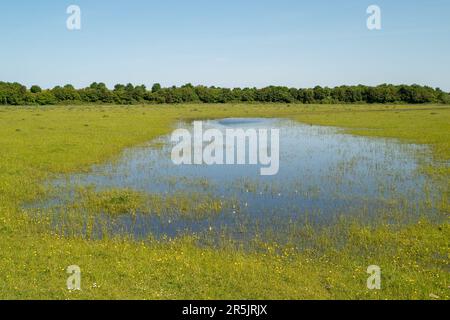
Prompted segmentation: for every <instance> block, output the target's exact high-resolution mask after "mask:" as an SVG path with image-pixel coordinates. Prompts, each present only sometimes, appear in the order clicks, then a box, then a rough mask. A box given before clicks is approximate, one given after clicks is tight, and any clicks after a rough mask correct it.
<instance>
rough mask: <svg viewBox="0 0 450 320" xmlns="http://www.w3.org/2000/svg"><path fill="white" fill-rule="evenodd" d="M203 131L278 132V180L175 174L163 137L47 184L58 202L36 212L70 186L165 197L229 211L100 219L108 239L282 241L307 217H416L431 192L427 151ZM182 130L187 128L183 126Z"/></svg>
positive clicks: (304, 129)
mask: <svg viewBox="0 0 450 320" xmlns="http://www.w3.org/2000/svg"><path fill="white" fill-rule="evenodd" d="M203 125H204V128H205V129H207V128H216V129H219V130H221V131H224V130H225V129H227V128H243V129H248V128H255V129H259V128H265V129H271V128H277V129H279V130H280V168H279V172H278V174H277V175H275V176H261V175H260V174H259V168H260V166H259V165H212V166H208V165H181V166H177V165H174V164H173V163H172V161H171V157H170V154H171V150H172V147H173V146H174V144H173V143H172V142H170V136H164V137H161V138H160V139H158V140H157V141H152V142H151V143H150V144H149V145H148V146H143V147H136V148H131V149H128V150H125V151H124V152H123V155H122V156H121V157H120V159H118V160H117V161H114V162H111V163H107V164H105V165H100V166H95V167H93V168H92V171H91V172H90V173H88V174H75V175H72V176H70V177H69V178H61V179H59V180H57V181H54V182H52V184H53V185H55V186H56V187H57V188H58V189H59V190H60V192H59V194H58V196H56V197H55V198H54V199H52V200H51V201H47V202H45V203H41V204H39V206H47V207H51V206H56V205H57V206H59V207H61V206H64V203H66V202H68V201H70V199H71V198H72V196H73V193H72V191H73V190H72V189H71V186H78V187H79V186H88V185H93V186H95V188H96V189H97V190H108V189H112V188H114V189H124V188H131V189H133V190H137V191H144V192H146V193H152V194H161V195H164V196H167V195H170V194H177V193H180V192H182V193H183V194H189V193H192V194H205V195H208V197H211V198H215V199H221V201H223V202H224V203H226V202H230V201H231V203H232V204H231V205H230V206H224V209H223V210H222V211H221V212H219V213H217V214H211V215H206V216H202V217H187V216H186V215H179V216H177V215H170V216H164V215H163V216H156V215H153V214H148V213H146V214H137V215H136V216H129V215H126V214H125V215H121V216H120V217H118V218H114V219H110V218H109V217H108V214H107V212H104V213H103V214H102V215H101V217H102V219H104V220H105V221H107V224H108V225H109V227H110V230H111V232H112V233H116V234H125V235H126V234H129V235H132V236H133V237H135V238H145V237H147V236H149V235H152V236H153V237H157V238H158V237H161V236H169V237H174V236H177V235H180V234H192V233H196V234H202V233H208V234H211V233H214V234H216V235H218V234H227V235H229V236H231V237H233V238H244V239H245V238H252V237H255V236H260V237H265V236H267V237H268V235H269V234H270V235H272V236H273V235H274V234H277V235H282V234H283V233H284V232H286V230H287V229H289V227H290V226H291V225H292V224H293V223H305V221H306V217H308V220H309V221H313V222H314V223H317V224H323V223H329V222H331V221H333V219H336V217H339V216H351V215H355V216H361V217H363V218H364V219H368V220H370V219H371V218H373V217H377V215H380V214H382V213H384V214H386V213H389V212H396V211H401V212H403V213H405V214H407V215H411V216H416V215H417V214H419V213H420V212H422V211H423V203H424V202H425V200H426V197H427V196H428V195H429V194H430V188H432V185H431V183H430V182H429V181H427V179H426V178H425V176H423V175H422V174H420V172H419V171H418V170H417V169H418V164H417V160H416V157H415V156H414V154H415V153H416V152H417V151H423V150H420V148H419V147H418V146H415V145H408V144H401V143H397V142H395V141H393V140H385V139H373V138H366V137H357V136H352V135H348V134H343V133H342V132H340V131H339V130H338V129H334V128H328V127H319V126H310V125H304V124H300V123H297V122H293V121H290V120H284V119H222V120H210V121H206V122H204V124H203ZM178 127H180V128H191V127H192V125H191V124H187V123H180V124H179V125H178ZM155 145H158V147H156V146H155ZM71 190H72V191H71ZM60 214H63V213H60ZM82 214H83V213H82V212H80V215H82Z"/></svg>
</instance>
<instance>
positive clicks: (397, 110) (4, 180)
mask: <svg viewBox="0 0 450 320" xmlns="http://www.w3.org/2000/svg"><path fill="white" fill-rule="evenodd" d="M256 116H261V117H273V116H276V117H288V118H292V119H295V120H299V121H302V122H306V123H311V124H320V125H331V126H339V127H343V128H345V130H348V132H350V133H353V134H360V135H368V136H374V137H389V138H397V139H400V140H402V141H405V142H413V143H420V144H427V145H429V146H430V147H431V150H432V156H433V158H434V164H433V165H431V166H430V165H429V164H424V168H423V169H424V170H426V171H427V172H429V173H430V175H432V176H433V177H434V178H435V179H437V180H440V181H442V182H443V183H444V185H443V189H442V190H443V191H442V192H443V193H444V196H445V195H448V190H449V188H448V181H449V180H450V179H449V175H450V173H449V166H448V162H449V160H450V145H449V144H450V136H449V134H450V108H448V107H442V106H431V105H430V106H419V107H414V106H367V105H364V106H299V105H290V106H288V105H256V104H255V105H185V106H145V107H144V106H142V107H139V106H135V107H123V106H76V107H70V106H69V107H40V108H35V107H29V108H24V107H21V108H12V107H10V108H0V136H1V138H0V148H1V150H2V152H1V153H0V298H4V299H29V298H39V299H104V298H113V299H134V298H136V299H183V298H187V299H209V298H215V299H226V298H228V299H241V298H242V299H247V298H248V299H260V298H266V299H304V298H312V299H341V298H342V299H430V294H432V295H433V296H434V295H435V296H438V297H439V298H440V299H449V297H450V294H449V285H450V283H449V282H450V277H449V273H448V271H449V267H448V262H449V259H448V258H449V245H448V243H449V239H450V229H449V226H448V223H446V222H444V223H436V222H432V221H428V220H427V219H422V220H421V221H420V223H414V224H408V225H388V224H385V223H379V224H377V225H376V226H371V227H369V226H364V225H362V224H359V223H356V222H342V223H337V224H336V225H332V226H329V228H326V229H323V230H316V231H313V230H307V229H306V230H304V232H305V236H307V237H309V238H311V239H313V240H314V242H315V243H316V244H317V245H316V247H317V250H312V249H309V250H304V251H302V252H297V251H295V250H293V249H292V248H290V247H289V246H286V247H278V246H277V245H276V244H270V243H269V244H260V245H261V248H260V250H257V251H254V252H248V251H243V250H238V249H235V248H234V247H232V246H229V247H227V246H226V245H225V246H223V247H222V248H220V249H217V248H215V249H213V248H204V247H203V248H202V247H199V246H198V245H196V243H195V239H193V238H183V239H178V240H175V241H170V242H169V241H162V242H157V241H148V242H145V243H144V242H134V241H131V240H128V239H107V238H105V239H102V240H89V239H83V238H82V237H76V236H71V237H63V236H61V235H60V234H57V233H56V232H55V231H52V229H51V228H50V227H49V221H48V219H46V218H44V217H43V218H42V219H40V220H35V219H31V218H30V217H29V215H28V214H27V213H26V212H24V211H23V210H22V209H21V204H22V203H24V202H28V201H32V200H35V199H39V198H42V197H45V196H46V195H47V193H48V190H47V189H46V188H45V187H44V185H43V182H44V181H46V180H47V179H49V178H51V177H54V176H56V175H59V174H66V173H72V172H78V171H86V170H89V168H90V167H91V165H93V164H96V163H102V162H105V161H106V160H109V159H113V158H114V157H116V156H118V155H119V154H120V152H121V150H123V149H124V148H126V147H130V146H135V145H139V144H143V143H145V142H147V141H149V140H151V139H152V138H155V137H157V136H160V135H162V134H166V133H169V132H170V131H171V129H172V125H173V124H174V123H175V122H176V121H178V120H193V119H205V118H220V117H256ZM443 198H444V199H445V198H448V197H443ZM102 199H103V200H102ZM105 199H106V200H105ZM140 201H142V199H141V198H139V196H137V195H136V194H134V193H133V192H131V193H130V194H129V195H128V196H127V197H123V194H119V195H114V192H113V193H112V194H109V195H103V198H100V202H96V205H98V206H99V207H103V208H105V207H106V208H110V207H111V206H113V208H118V210H119V211H120V210H125V209H127V208H129V206H130V205H131V206H139V205H140ZM124 208H125V209H124ZM442 210H443V211H444V212H447V213H448V212H449V211H450V210H449V206H448V201H443V203H442ZM336 234H339V235H340V236H341V237H344V238H345V239H347V240H346V241H345V242H344V243H341V244H339V245H338V244H337V243H336V241H335V238H334V236H335V235H336ZM73 264H76V265H79V266H80V267H81V271H82V291H81V292H69V291H68V290H67V288H66V279H67V276H68V275H67V274H66V273H65V270H66V268H67V267H68V266H69V265H73ZM372 264H376V265H379V266H380V267H381V269H382V290H379V291H369V290H367V288H366V279H367V277H368V274H366V269H367V267H368V266H369V265H372Z"/></svg>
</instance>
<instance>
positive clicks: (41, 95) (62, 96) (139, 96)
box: [0, 82, 450, 105]
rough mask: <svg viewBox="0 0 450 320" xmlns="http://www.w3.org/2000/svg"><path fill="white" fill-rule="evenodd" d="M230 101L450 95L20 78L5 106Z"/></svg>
mask: <svg viewBox="0 0 450 320" xmlns="http://www.w3.org/2000/svg"><path fill="white" fill-rule="evenodd" d="M228 102H275V103H277V102H280V103H304V104H312V103H327V104H333V103H410V104H420V103H444V104H450V94H449V93H448V92H444V91H442V90H440V89H439V88H431V87H428V86H420V85H390V84H382V85H379V86H375V87H371V86H364V85H357V86H339V87H334V88H328V87H320V86H316V87H315V88H307V89H299V88H288V87H282V86H269V87H265V88H261V89H258V88H234V89H229V88H219V87H214V86H213V87H206V86H201V85H199V86H193V85H192V84H186V85H183V86H180V87H176V86H173V87H168V88H163V87H161V85H159V84H157V83H156V84H154V85H153V86H152V88H151V89H147V88H146V87H145V86H144V85H138V86H134V85H132V84H127V85H122V84H117V85H115V86H114V89H112V90H111V89H109V88H108V87H107V86H106V85H105V84H104V83H97V82H94V83H92V84H91V85H90V86H89V87H86V88H82V89H75V88H74V86H73V85H70V84H68V85H65V86H56V87H54V88H53V89H42V88H40V87H39V86H37V85H33V86H31V87H30V88H27V87H26V86H24V85H22V84H20V83H9V82H0V105H56V104H84V103H105V104H145V103H155V104H164V103H228Z"/></svg>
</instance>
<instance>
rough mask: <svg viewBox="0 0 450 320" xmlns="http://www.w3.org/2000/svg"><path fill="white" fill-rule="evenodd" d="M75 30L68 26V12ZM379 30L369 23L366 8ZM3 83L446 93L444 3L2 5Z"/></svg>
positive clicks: (290, 0) (21, 1) (31, 1)
mask: <svg viewBox="0 0 450 320" xmlns="http://www.w3.org/2000/svg"><path fill="white" fill-rule="evenodd" d="M71 4H75V5H78V6H79V7H80V8H81V11H82V29H81V30H79V31H69V30H67V28H66V20H67V17H68V14H67V13H66V9H67V7H68V6H69V5H71ZM371 4H376V5H378V6H379V7H380V8H381V14H382V30H379V31H370V30H368V29H367V27H366V20H367V17H368V14H367V13H366V9H367V7H368V6H369V5H371ZM0 13H1V15H0V81H17V82H21V83H23V84H25V85H28V86H30V85H32V84H39V85H41V86H43V87H52V86H55V85H62V84H66V83H72V84H74V85H75V86H76V87H81V86H87V85H88V84H89V83H91V82H94V81H97V82H105V83H106V84H107V85H108V86H110V87H112V86H113V85H114V84H115V83H128V82H131V83H133V84H146V85H147V86H151V84H153V83H154V82H160V83H161V84H162V85H164V86H169V85H180V84H184V83H187V82H191V83H193V84H206V85H216V86H225V87H235V86H242V87H243V86H256V87H262V86H265V85H270V84H273V85H286V86H295V87H312V86H315V85H322V86H335V85H341V84H348V85H351V84H359V83H362V84H367V85H376V84H380V83H394V84H399V83H406V84H412V83H418V84H424V85H430V86H433V87H440V88H441V89H444V90H446V91H450V1H448V0H395V1H394V0H369V1H367V0H339V1H337V0H314V1H312V0H309V1H303V0H271V1H268V0H226V1H219V0H164V1H154V0H70V1H66V0H39V1H36V0H8V1H6V0H4V1H1V2H0Z"/></svg>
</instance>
